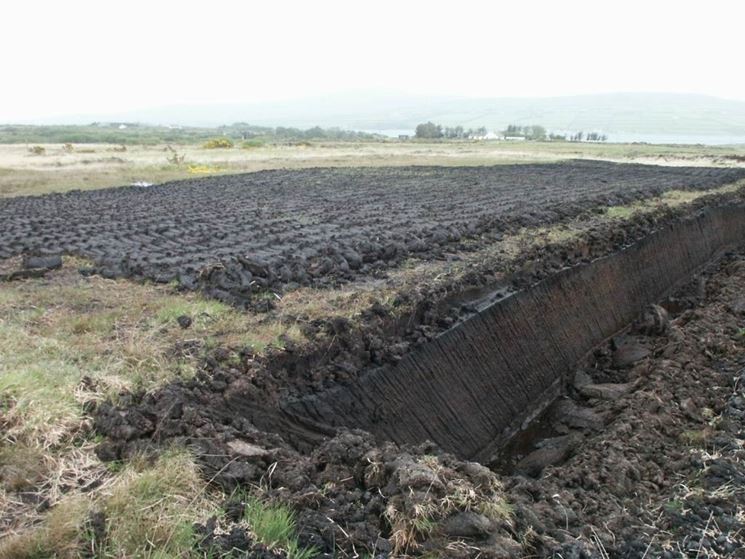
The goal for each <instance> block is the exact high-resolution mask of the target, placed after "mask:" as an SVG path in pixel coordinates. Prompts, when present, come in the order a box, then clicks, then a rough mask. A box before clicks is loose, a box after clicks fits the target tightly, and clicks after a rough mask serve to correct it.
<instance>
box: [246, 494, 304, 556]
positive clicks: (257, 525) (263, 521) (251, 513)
mask: <svg viewBox="0 0 745 559" xmlns="http://www.w3.org/2000/svg"><path fill="white" fill-rule="evenodd" d="M245 501H246V512H245V514H244V519H245V520H246V522H247V523H248V524H249V526H250V527H251V531H252V532H253V534H254V535H255V536H256V539H257V540H258V541H259V542H261V543H263V544H264V545H266V546H267V547H269V548H270V549H283V550H285V551H286V552H287V557H288V559H311V558H312V557H315V556H316V555H317V553H318V552H317V551H316V550H315V549H314V548H301V547H300V546H299V544H298V541H297V534H296V528H297V526H296V522H295V514H294V513H293V512H292V510H291V509H290V508H289V507H287V506H286V505H281V504H271V503H265V502H263V501H261V500H259V499H257V498H256V497H252V496H249V497H246V499H245Z"/></svg>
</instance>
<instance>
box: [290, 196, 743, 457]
mask: <svg viewBox="0 0 745 559" xmlns="http://www.w3.org/2000/svg"><path fill="white" fill-rule="evenodd" d="M743 239H745V207H743V206H727V207H719V208H710V209H707V210H704V211H701V212H700V213H698V214H697V215H695V216H692V217H689V218H686V219H682V220H680V221H676V222H674V223H672V224H669V225H667V226H665V227H664V228H662V229H660V230H658V231H656V232H654V233H652V234H650V235H648V236H647V237H645V238H644V239H642V240H641V241H639V242H637V243H635V244H633V245H631V246H629V247H627V248H626V249H624V250H622V251H619V252H616V253H614V254H612V255H609V256H607V257H604V258H601V259H598V260H595V261H593V262H591V263H588V264H583V265H580V266H576V267H572V268H568V269H566V270H563V271H561V272H559V273H557V274H555V275H553V276H552V277H550V278H548V279H546V280H544V281H542V282H540V283H538V284H536V285H534V286H533V287H531V288H529V289H526V290H523V291H519V292H516V293H514V294H512V295H510V296H508V297H506V298H504V299H502V300H499V301H497V302H494V303H492V304H489V305H486V306H484V307H483V308H482V309H481V310H480V311H479V312H477V313H476V314H474V315H473V316H471V317H470V318H468V319H467V320H465V321H464V322H462V323H460V324H459V325H457V326H456V327H453V328H452V329H450V330H448V331H446V332H444V333H442V334H441V335H440V336H438V337H437V338H435V339H434V340H432V341H431V342H429V343H427V344H424V345H421V346H419V347H417V348H416V349H414V350H413V351H411V352H410V353H409V354H407V355H406V356H404V357H403V358H402V359H401V360H400V361H399V362H398V363H396V364H393V365H384V366H381V367H377V368H374V369H371V370H369V371H367V372H366V373H365V374H364V375H363V376H361V377H360V379H359V380H358V381H357V382H355V383H354V384H352V385H348V386H340V387H335V388H333V389H330V390H328V391H325V392H322V393H319V394H315V395H312V396H306V397H303V398H300V399H295V400H285V401H283V402H282V404H281V415H282V423H284V424H285V427H287V428H291V426H293V425H294V426H296V427H297V429H295V431H296V432H297V433H298V434H299V436H302V433H312V432H314V431H315V432H317V433H325V434H326V433H328V432H329V431H330V430H333V429H334V428H335V427H342V426H343V427H348V428H360V429H364V430H366V431H370V432H372V433H374V434H375V435H376V436H378V437H379V438H380V439H384V440H392V441H394V442H397V443H417V442H421V441H424V440H430V441H433V442H435V443H437V444H438V445H439V446H440V447H442V448H443V449H445V450H447V451H449V452H452V453H454V454H456V455H458V456H461V457H464V458H468V459H474V460H478V461H481V462H484V463H489V462H491V461H493V459H494V457H495V456H496V454H497V451H498V450H499V449H500V448H502V447H503V446H504V445H505V444H506V443H507V442H508V441H509V440H510V439H511V437H513V436H514V435H515V433H517V432H518V431H520V430H521V429H523V428H524V427H525V426H526V425H527V424H529V423H530V422H531V420H533V419H535V418H536V417H537V416H539V415H540V414H541V412H542V411H543V410H545V409H546V407H547V406H548V405H549V404H550V403H551V402H552V401H554V400H555V399H556V397H557V396H558V395H559V394H561V392H562V390H563V387H564V385H565V383H566V380H567V378H568V375H569V374H570V373H572V372H573V371H574V369H575V367H576V366H577V364H578V363H579V362H580V361H581V360H582V359H583V358H584V357H585V356H586V355H587V353H588V352H589V351H591V350H592V348H594V347H596V346H598V345H599V344H601V343H602V342H603V341H604V340H607V339H608V338H610V337H612V336H613V335H615V334H616V333H618V332H619V331H621V330H623V329H624V328H625V327H627V326H628V325H629V324H630V323H631V322H632V321H633V320H634V319H635V317H637V316H638V314H639V313H640V312H641V311H642V309H644V307H645V306H647V305H649V304H650V303H654V302H657V301H659V300H661V299H662V298H663V297H665V295H666V294H668V293H669V292H670V291H672V290H673V289H675V288H676V287H677V286H678V285H680V284H681V283H682V282H684V281H685V280H687V279H688V278H689V277H690V276H691V275H692V274H694V273H695V272H696V271H697V270H698V269H700V268H701V267H702V266H704V265H706V264H707V263H708V262H710V261H711V260H712V259H713V258H715V257H716V256H717V255H718V254H720V253H721V252H722V251H724V250H725V249H726V248H727V247H729V246H731V245H733V244H735V243H738V242H742V241H743Z"/></svg>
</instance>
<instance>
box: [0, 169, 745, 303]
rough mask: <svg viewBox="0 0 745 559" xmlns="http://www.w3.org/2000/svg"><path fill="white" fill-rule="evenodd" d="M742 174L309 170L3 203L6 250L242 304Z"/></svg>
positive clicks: (2, 253)
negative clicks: (73, 258) (58, 257)
mask: <svg viewBox="0 0 745 559" xmlns="http://www.w3.org/2000/svg"><path fill="white" fill-rule="evenodd" d="M743 176H745V170H740V169H725V168H690V167H657V166H644V165H631V164H613V163H607V162H589V161H574V162H564V163H557V164H541V165H503V166H495V167H461V168H444V167H410V168H379V169H309V170H303V171H266V172H260V173H252V174H247V175H234V176H224V177H215V178H209V179H194V180H190V181H182V182H175V183H169V184H164V185H160V186H152V187H148V188H140V187H124V188H116V189H105V190H100V191H95V192H70V193H66V194H59V195H50V196H42V197H18V198H13V199H7V200H2V201H0V222H2V223H3V227H2V228H0V258H8V257H11V256H15V255H18V254H25V253H39V254H60V253H68V254H76V255H78V256H83V257H86V258H88V259H90V260H92V261H93V262H94V263H95V265H96V266H95V271H98V272H100V273H102V274H104V275H106V276H109V277H122V276H124V277H137V278H147V279H151V280H154V281H159V282H170V281H174V280H178V281H179V282H180V284H181V285H183V286H184V287H186V288H190V289H194V288H198V287H202V288H204V289H206V290H207V291H208V292H209V293H210V295H212V296H214V297H217V298H219V299H222V300H225V301H229V302H234V303H246V302H247V301H249V300H250V299H251V296H252V294H255V293H256V292H261V291H265V290H266V289H267V288H270V287H272V288H275V289H279V288H280V287H281V286H297V285H308V284H313V285H335V284H338V283H339V282H340V281H344V280H349V279H352V278H355V277H359V276H370V275H374V274H375V273H376V272H377V271H380V270H385V269H388V268H390V267H392V266H396V265H398V264H400V263H401V262H403V261H404V260H406V259H407V258H410V257H412V256H416V257H419V258H427V259H431V258H437V257H438V256H441V255H442V254H443V252H444V251H445V250H446V249H449V250H458V249H459V248H462V247H461V246H460V245H462V243H463V242H464V241H465V240H469V239H470V240H476V241H477V242H476V243H475V244H473V243H472V244H471V245H470V248H471V249H473V248H475V247H476V246H478V245H479V244H481V245H483V244H488V243H490V242H493V241H494V240H495V238H499V236H500V235H501V234H502V233H504V232H505V231H506V230H508V229H509V228H514V227H520V226H537V225H545V224H549V223H555V222H557V221H561V220H565V219H569V218H572V217H576V216H577V215H579V214H580V213H582V212H583V211H586V210H588V209H591V208H593V207H598V206H603V207H605V206H614V205H622V204H626V203H629V202H632V201H635V200H640V199H644V198H649V197H652V196H657V195H660V194H662V193H663V192H665V191H667V190H671V189H684V190H685V189H690V190H706V189H711V188H715V187H718V186H721V185H723V184H727V183H730V182H733V181H735V180H737V179H739V178H742V177H743Z"/></svg>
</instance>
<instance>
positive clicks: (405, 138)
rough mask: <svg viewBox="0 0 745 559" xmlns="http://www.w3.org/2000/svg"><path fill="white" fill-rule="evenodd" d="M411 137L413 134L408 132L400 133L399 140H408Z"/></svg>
mask: <svg viewBox="0 0 745 559" xmlns="http://www.w3.org/2000/svg"><path fill="white" fill-rule="evenodd" d="M409 138H411V136H409V135H408V134H399V135H398V139H399V140H408V139H409Z"/></svg>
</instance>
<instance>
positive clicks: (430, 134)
mask: <svg viewBox="0 0 745 559" xmlns="http://www.w3.org/2000/svg"><path fill="white" fill-rule="evenodd" d="M486 134H487V130H486V128H485V127H484V126H481V127H479V128H468V129H465V128H463V127H462V126H453V127H450V126H442V125H440V124H435V123H434V122H424V123H422V124H418V125H417V127H416V131H415V136H416V137H417V138H426V139H430V140H431V139H440V138H446V139H448V140H464V139H468V138H479V137H482V138H483V137H484V136H486Z"/></svg>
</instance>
